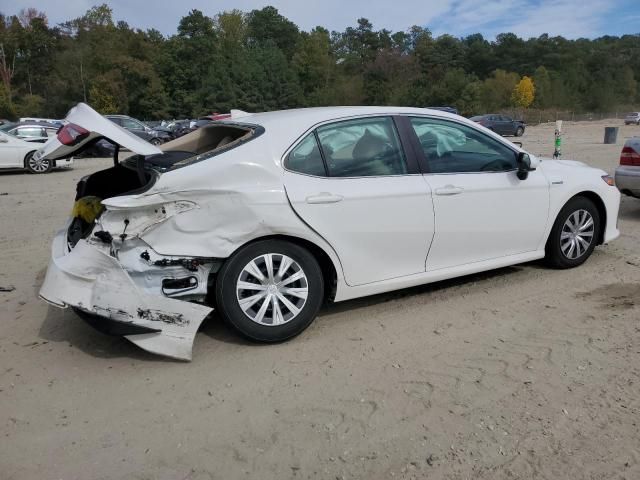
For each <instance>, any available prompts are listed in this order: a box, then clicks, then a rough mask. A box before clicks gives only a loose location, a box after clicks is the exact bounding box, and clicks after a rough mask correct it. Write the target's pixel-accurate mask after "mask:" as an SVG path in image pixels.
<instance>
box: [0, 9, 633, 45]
mask: <svg viewBox="0 0 640 480" xmlns="http://www.w3.org/2000/svg"><path fill="white" fill-rule="evenodd" d="M97 3H102V1H101V0H0V12H2V13H4V14H9V15H11V14H15V13H17V12H18V11H19V10H20V9H21V8H25V7H30V6H35V7H36V8H38V9H40V10H43V11H44V12H45V13H46V14H47V15H48V17H49V20H50V23H53V24H55V23H59V22H62V21H64V20H68V19H71V18H75V17H78V16H80V15H82V14H83V13H84V12H85V11H86V10H87V9H89V8H90V7H91V6H92V5H95V4H97ZM105 3H108V4H109V5H110V6H111V7H112V8H113V11H114V16H115V18H116V20H125V21H126V22H128V23H129V24H130V25H131V26H134V27H138V28H142V29H147V28H156V29H158V30H160V31H161V32H162V33H164V34H166V35H170V34H172V33H175V29H176V26H177V24H178V21H179V19H180V17H182V16H184V15H186V14H187V13H188V12H189V10H191V9H193V8H197V9H199V10H202V11H203V12H205V13H206V14H207V15H214V14H215V13H217V12H220V11H224V10H230V9H233V8H239V9H241V10H245V11H248V10H252V9H254V8H262V7H264V6H266V5H273V6H275V7H276V8H278V9H279V10H280V12H281V13H282V14H283V15H285V16H286V17H288V18H289V19H291V20H292V21H294V22H295V23H296V24H297V25H298V26H299V27H300V28H302V29H303V30H310V29H311V28H313V27H314V26H316V25H322V26H326V27H328V28H329V29H330V30H339V31H341V30H344V29H345V28H346V27H347V26H352V25H355V23H356V19H357V18H359V17H366V18H368V19H369V20H370V21H371V22H372V23H373V25H374V28H376V29H379V28H387V29H389V30H392V31H398V30H406V29H408V28H409V27H410V26H412V25H415V24H417V25H422V26H426V27H428V28H430V29H431V30H432V31H433V32H434V34H436V35H439V34H443V33H449V34H452V35H455V36H463V35H468V34H470V33H477V32H480V33H482V34H483V35H485V36H486V37H489V38H493V37H494V36H495V35H496V34H497V33H500V32H514V33H516V34H518V35H520V36H522V37H525V38H528V37H532V36H538V35H541V34H542V33H549V34H550V35H563V36H565V37H567V38H578V37H587V38H594V37H598V36H602V35H622V34H625V33H631V34H635V33H640V0H395V1H389V0H271V1H259V0H188V1H180V0H153V1H149V0H110V1H106V2H105Z"/></svg>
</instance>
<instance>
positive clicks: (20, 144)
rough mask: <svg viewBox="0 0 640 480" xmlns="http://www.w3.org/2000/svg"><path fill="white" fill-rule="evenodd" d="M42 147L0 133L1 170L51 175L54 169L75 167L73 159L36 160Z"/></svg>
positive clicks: (9, 134) (5, 133)
mask: <svg viewBox="0 0 640 480" xmlns="http://www.w3.org/2000/svg"><path fill="white" fill-rule="evenodd" d="M41 147H42V145H41V144H40V143H38V142H26V141H24V140H22V139H21V138H18V137H16V136H15V135H13V134H11V133H9V132H5V131H0V168H1V169H5V168H11V169H14V168H21V169H26V170H28V171H29V172H31V173H49V172H50V171H51V170H53V169H54V168H58V167H70V166H71V165H73V159H72V158H68V159H60V160H49V159H45V158H35V157H34V153H35V152H36V151H37V150H38V149H39V148H41Z"/></svg>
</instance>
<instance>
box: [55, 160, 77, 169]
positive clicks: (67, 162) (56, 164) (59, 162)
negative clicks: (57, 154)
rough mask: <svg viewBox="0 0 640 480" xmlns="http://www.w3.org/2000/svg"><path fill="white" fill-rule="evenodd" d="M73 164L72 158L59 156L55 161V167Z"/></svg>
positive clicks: (67, 166)
mask: <svg viewBox="0 0 640 480" xmlns="http://www.w3.org/2000/svg"><path fill="white" fill-rule="evenodd" d="M72 165H73V158H61V159H60V160H56V161H55V168H69V167H71V166H72Z"/></svg>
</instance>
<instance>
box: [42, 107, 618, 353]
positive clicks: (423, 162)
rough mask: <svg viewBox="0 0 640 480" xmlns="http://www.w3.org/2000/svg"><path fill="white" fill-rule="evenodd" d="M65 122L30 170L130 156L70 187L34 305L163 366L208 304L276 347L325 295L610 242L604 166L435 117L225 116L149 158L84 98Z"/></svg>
mask: <svg viewBox="0 0 640 480" xmlns="http://www.w3.org/2000/svg"><path fill="white" fill-rule="evenodd" d="M67 120H68V121H69V122H71V123H70V124H69V125H67V126H66V127H64V128H63V129H62V130H61V131H60V133H59V134H58V138H57V139H52V140H50V141H49V142H48V143H47V144H46V145H45V147H44V148H43V151H42V152H41V153H40V154H39V156H41V158H45V159H51V160H57V159H60V158H65V157H68V156H70V155H73V154H74V153H76V152H78V151H79V150H81V149H82V148H83V146H84V145H86V144H87V143H89V142H91V141H94V140H95V139H96V138H100V137H106V138H109V139H110V140H111V141H113V142H114V143H116V144H119V145H121V146H122V147H126V148H128V149H130V150H131V151H133V152H135V153H138V154H139V155H134V156H133V157H130V158H128V159H126V160H125V161H123V162H118V161H117V158H115V159H114V166H113V167H111V168H109V169H107V170H102V171H99V172H97V173H94V174H93V175H90V176H88V177H85V178H83V179H82V180H81V181H80V183H79V185H78V187H77V196H76V206H75V208H74V213H73V215H72V218H70V219H69V221H68V223H67V224H66V225H65V227H64V229H62V230H61V231H60V232H59V233H58V234H57V236H56V237H55V239H54V241H53V248H52V259H51V262H50V265H49V269H48V271H47V276H46V279H45V281H44V284H43V286H42V289H41V291H40V295H41V297H42V298H44V299H45V300H47V301H48V302H50V303H52V304H54V305H57V306H60V307H66V306H71V307H73V308H74V309H75V311H76V312H78V314H79V315H81V316H82V317H84V318H85V319H86V320H88V321H89V322H90V323H92V324H93V325H94V326H96V327H97V328H99V329H101V330H103V331H105V332H109V333H113V334H119V335H124V336H125V337H126V338H128V339H129V340H131V341H132V342H134V343H135V344H137V345H139V346H140V347H142V348H144V349H146V350H149V351H151V352H155V353H159V354H163V355H167V356H171V357H174V358H181V359H190V358H191V349H192V342H193V339H194V336H195V334H196V332H197V330H198V328H199V326H200V324H201V322H202V321H203V320H204V318H205V317H207V315H209V313H210V312H211V311H212V309H213V308H217V309H218V310H219V312H220V313H221V315H222V317H223V318H224V319H225V320H227V321H228V322H229V323H230V324H231V325H232V326H233V327H235V328H236V329H237V330H238V331H239V332H240V333H241V334H243V335H245V336H246V337H248V338H250V339H253V340H257V341H264V342H277V341H281V340H285V339H288V338H290V337H293V336H295V335H297V334H299V333H300V332H302V331H303V330H304V329H305V328H306V327H307V326H309V324H310V323H311V322H312V321H313V320H314V318H315V317H316V315H317V313H318V309H319V308H320V306H321V305H322V303H323V302H325V301H334V302H338V301H342V300H348V299H352V298H357V297H363V296H366V295H373V294H377V293H381V292H387V291H390V290H396V289H400V288H405V287H411V286H414V285H419V284H424V283H429V282H434V281H438V280H443V279H447V278H452V277H457V276H461V275H467V274H471V273H475V272H480V271H484V270H491V269H494V268H500V267H505V266H507V265H514V264H518V263H522V262H529V261H532V260H537V259H542V258H545V259H546V261H547V262H548V264H549V265H551V266H553V267H556V268H570V267H577V266H578V265H580V264H582V263H583V262H584V261H585V260H586V259H587V258H588V257H589V256H590V255H591V253H592V252H593V249H594V248H595V247H596V245H599V244H603V243H606V242H609V241H611V240H613V239H615V238H616V237H617V236H618V235H619V232H618V229H617V228H616V221H617V216H618V206H619V202H620V194H619V192H618V190H617V189H616V188H615V186H614V185H613V180H612V178H611V177H609V176H608V175H607V174H606V173H605V172H604V171H601V170H598V169H596V168H591V167H589V166H587V165H585V164H583V163H580V162H576V161H557V160H544V161H543V160H542V159H540V158H537V157H535V156H533V155H531V154H528V153H527V152H525V151H523V150H522V149H520V148H518V147H517V146H515V145H514V144H512V143H510V142H508V141H506V140H505V139H503V138H502V137H500V136H499V135H497V134H495V133H493V132H491V131H489V130H488V129H486V128H484V127H482V126H479V125H478V124H476V123H474V122H471V121H469V120H466V119H463V118H461V117H459V116H456V115H451V114H448V113H446V112H441V111H436V110H428V109H416V108H404V107H335V108H334V107H331V108H329V107H328V108H312V109H301V110H289V111H280V112H270V113H259V114H247V113H245V112H239V111H233V112H232V116H231V118H230V119H229V120H228V121H224V122H217V123H213V124H211V125H208V126H205V127H203V128H200V129H198V130H197V131H195V132H193V133H191V134H189V135H186V136H184V137H182V138H179V139H177V140H174V141H172V142H169V143H166V144H164V145H162V147H161V148H157V147H155V146H152V145H150V144H149V143H147V142H145V141H144V140H141V139H139V138H137V137H135V136H134V135H131V134H130V133H129V132H127V131H125V130H123V129H121V128H119V127H118V126H116V125H114V124H113V123H111V122H109V121H107V120H105V119H104V118H103V117H101V116H100V115H98V114H97V113H96V112H95V111H93V110H92V109H91V108H90V107H88V106H87V105H84V104H79V105H78V106H76V107H75V108H74V109H72V110H71V111H70V113H69V115H68V117H67Z"/></svg>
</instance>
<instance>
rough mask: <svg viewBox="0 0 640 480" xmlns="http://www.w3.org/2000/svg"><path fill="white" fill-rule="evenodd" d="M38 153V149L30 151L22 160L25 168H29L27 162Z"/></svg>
mask: <svg viewBox="0 0 640 480" xmlns="http://www.w3.org/2000/svg"><path fill="white" fill-rule="evenodd" d="M37 151H38V149H37V148H36V149H35V150H29V151H28V152H27V153H26V154H25V155H24V158H23V159H22V164H23V165H24V168H27V161H28V160H29V158H30V156H31V155H33V154H34V153H36V152H37Z"/></svg>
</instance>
